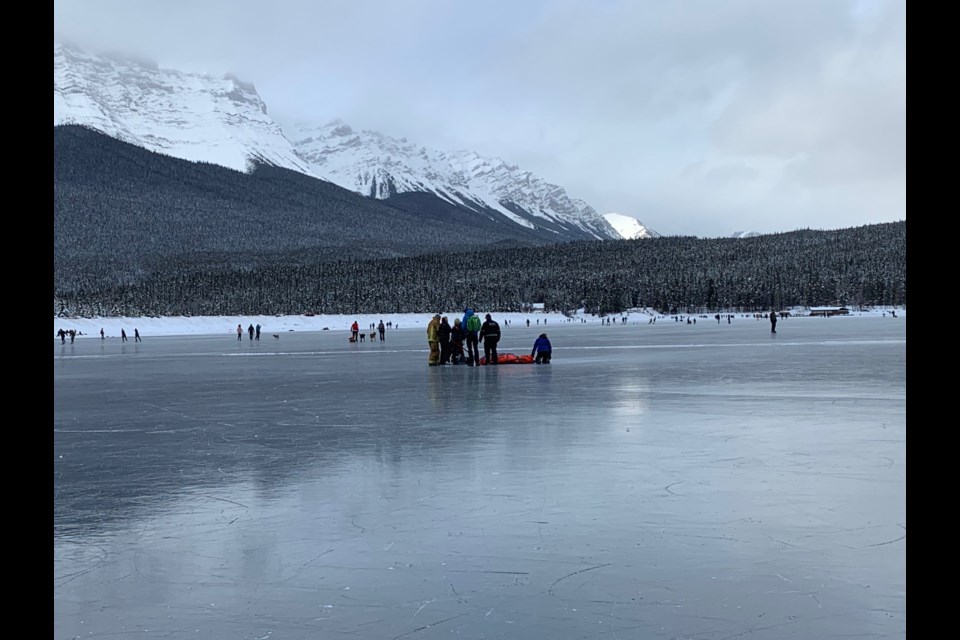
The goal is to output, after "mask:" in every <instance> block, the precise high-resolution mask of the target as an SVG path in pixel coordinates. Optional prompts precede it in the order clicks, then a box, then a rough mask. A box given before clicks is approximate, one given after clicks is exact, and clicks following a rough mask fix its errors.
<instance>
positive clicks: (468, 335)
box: [461, 307, 480, 366]
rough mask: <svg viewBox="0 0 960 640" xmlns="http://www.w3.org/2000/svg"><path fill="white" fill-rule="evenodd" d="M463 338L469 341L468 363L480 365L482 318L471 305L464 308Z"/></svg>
mask: <svg viewBox="0 0 960 640" xmlns="http://www.w3.org/2000/svg"><path fill="white" fill-rule="evenodd" d="M461 324H462V326H463V338H464V341H465V342H466V343H467V364H468V365H471V366H479V365H480V348H479V344H480V338H479V333H480V318H479V317H478V316H477V314H475V313H474V312H473V309H470V308H469V307H468V308H467V309H465V310H464V314H463V322H462V323H461Z"/></svg>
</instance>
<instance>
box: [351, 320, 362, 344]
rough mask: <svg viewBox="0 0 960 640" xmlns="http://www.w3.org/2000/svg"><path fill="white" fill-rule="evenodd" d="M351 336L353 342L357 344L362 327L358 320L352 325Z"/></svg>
mask: <svg viewBox="0 0 960 640" xmlns="http://www.w3.org/2000/svg"><path fill="white" fill-rule="evenodd" d="M350 335H351V337H352V338H353V342H357V340H358V339H359V336H360V325H359V324H358V323H357V321H356V320H354V321H353V324H352V325H350Z"/></svg>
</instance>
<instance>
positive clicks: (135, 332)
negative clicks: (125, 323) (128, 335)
mask: <svg viewBox="0 0 960 640" xmlns="http://www.w3.org/2000/svg"><path fill="white" fill-rule="evenodd" d="M133 341H134V342H143V340H141V339H140V330H139V329H137V328H136V327H134V328H133Z"/></svg>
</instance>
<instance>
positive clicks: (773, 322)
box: [770, 309, 777, 333]
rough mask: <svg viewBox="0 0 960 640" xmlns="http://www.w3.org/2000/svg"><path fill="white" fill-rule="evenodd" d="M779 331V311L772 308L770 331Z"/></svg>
mask: <svg viewBox="0 0 960 640" xmlns="http://www.w3.org/2000/svg"><path fill="white" fill-rule="evenodd" d="M776 332H777V312H776V311H773V310H772V309H771V311H770V333H776Z"/></svg>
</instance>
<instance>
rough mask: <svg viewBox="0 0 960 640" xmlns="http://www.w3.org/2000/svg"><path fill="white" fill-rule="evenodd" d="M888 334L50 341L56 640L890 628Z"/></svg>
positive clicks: (891, 328)
mask: <svg viewBox="0 0 960 640" xmlns="http://www.w3.org/2000/svg"><path fill="white" fill-rule="evenodd" d="M834 320H837V321H836V322H834ZM904 325H905V322H899V323H896V324H895V323H892V322H884V320H881V319H874V318H869V319H867V318H864V319H858V318H849V319H831V320H830V321H828V322H822V321H821V322H818V321H817V320H813V321H808V320H803V319H790V320H789V321H786V322H784V323H782V325H778V333H777V334H776V336H775V339H771V337H770V336H769V335H767V334H766V333H765V332H763V331H762V328H763V327H762V326H760V325H759V324H754V323H750V322H743V323H737V322H734V323H732V324H730V325H721V326H717V325H712V326H711V325H709V324H707V325H703V326H697V327H687V326H678V325H673V326H671V325H664V326H659V325H650V326H642V327H641V326H629V325H628V326H624V327H615V328H614V327H609V328H608V327H596V326H588V327H581V326H570V327H556V328H552V329H551V333H550V337H551V341H552V342H553V345H554V349H555V355H554V359H553V362H552V363H551V364H549V365H539V366H538V365H512V366H501V367H496V368H494V367H479V368H472V367H453V366H450V367H434V368H428V367H427V366H426V345H425V342H424V341H423V340H422V338H423V336H422V335H421V332H420V331H413V330H411V331H409V332H404V331H396V332H394V333H393V334H391V336H390V341H389V342H388V343H385V344H379V343H378V344H375V345H369V347H370V348H367V349H365V350H362V351H361V350H359V349H350V348H348V347H346V346H345V345H342V344H341V340H340V339H339V336H330V335H329V334H327V335H325V334H322V333H303V334H289V335H284V337H283V340H282V341H278V342H261V343H259V344H257V343H252V344H248V343H247V342H244V343H242V344H240V345H238V344H237V341H236V340H229V339H224V338H219V337H208V338H202V337H190V338H187V339H182V338H172V337H171V338H154V339H152V340H150V341H146V342H143V343H138V344H137V345H136V352H135V351H134V349H131V348H130V347H129V346H127V347H121V346H120V345H115V346H113V347H111V346H104V345H102V344H100V343H99V341H86V342H81V341H78V342H77V343H76V344H74V345H65V346H66V347H67V350H65V351H62V350H61V349H62V346H61V345H59V344H57V345H56V347H55V349H54V358H55V367H54V383H55V388H54V393H55V406H54V410H55V417H54V525H55V530H54V534H55V537H54V606H55V615H54V625H55V637H56V638H58V639H59V638H74V637H98V636H107V635H112V636H115V635H120V636H123V635H125V634H127V635H132V634H136V635H138V637H140V636H144V637H161V636H164V637H169V636H171V635H174V636H179V637H203V638H263V637H271V636H272V637H279V636H280V635H283V636H284V637H304V638H318V637H337V636H339V635H350V636H353V637H371V638H397V637H405V638H413V637H417V638H431V637H441V636H442V637H448V636H450V635H451V634H460V635H463V636H467V637H503V638H516V637H524V638H582V637H611V638H612V637H644V638H673V637H717V638H723V637H734V636H746V635H749V636H750V637H752V638H771V639H772V638H814V637H816V638H839V637H851V636H853V637H878V638H892V637H902V636H903V635H904V633H905V566H904V559H905V536H906V515H905V512H906V509H905V434H906V423H905V405H906V382H905V377H906V376H905V333H904ZM536 334H537V329H536V327H531V328H529V329H527V328H526V327H524V326H518V327H511V328H510V329H509V330H504V347H503V348H502V350H504V351H506V350H515V351H518V352H522V351H523V348H524V347H527V348H529V344H532V339H533V338H534V337H535V336H536ZM71 347H72V349H71ZM123 348H126V349H127V351H126V352H124V351H123ZM239 356H242V357H239Z"/></svg>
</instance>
